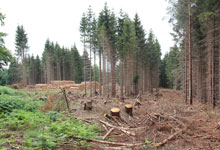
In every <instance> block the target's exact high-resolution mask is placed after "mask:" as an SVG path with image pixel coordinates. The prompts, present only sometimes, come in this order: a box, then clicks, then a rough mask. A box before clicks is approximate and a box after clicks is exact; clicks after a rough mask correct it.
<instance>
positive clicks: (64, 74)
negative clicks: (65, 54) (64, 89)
mask: <svg viewBox="0 0 220 150" xmlns="http://www.w3.org/2000/svg"><path fill="white" fill-rule="evenodd" d="M65 76H66V73H65V63H64V60H63V80H65V79H66V78H65Z"/></svg>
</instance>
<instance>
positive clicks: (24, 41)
mask: <svg viewBox="0 0 220 150" xmlns="http://www.w3.org/2000/svg"><path fill="white" fill-rule="evenodd" d="M15 45H16V51H15V52H16V55H17V56H18V58H20V59H21V62H22V82H23V84H25V85H26V84H27V81H26V80H27V79H26V72H25V70H26V69H25V57H26V55H27V50H28V38H27V33H25V30H24V27H23V26H22V25H21V26H17V30H16V39H15Z"/></svg>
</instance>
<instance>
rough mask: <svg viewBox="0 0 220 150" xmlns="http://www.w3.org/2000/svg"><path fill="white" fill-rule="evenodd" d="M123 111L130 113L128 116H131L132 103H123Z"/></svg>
mask: <svg viewBox="0 0 220 150" xmlns="http://www.w3.org/2000/svg"><path fill="white" fill-rule="evenodd" d="M125 112H126V113H127V114H128V115H130V116H133V113H132V105H131V104H126V105H125Z"/></svg>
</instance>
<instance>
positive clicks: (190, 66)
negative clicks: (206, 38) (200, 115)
mask: <svg viewBox="0 0 220 150" xmlns="http://www.w3.org/2000/svg"><path fill="white" fill-rule="evenodd" d="M188 9H189V101H190V105H192V104H193V98H192V49H191V0H188Z"/></svg>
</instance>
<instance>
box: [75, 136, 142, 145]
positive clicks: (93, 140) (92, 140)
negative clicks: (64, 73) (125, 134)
mask: <svg viewBox="0 0 220 150" xmlns="http://www.w3.org/2000/svg"><path fill="white" fill-rule="evenodd" d="M71 138H74V139H79V140H85V141H87V142H94V143H100V144H108V145H117V146H126V147H136V146H141V145H144V144H145V143H132V144H130V143H118V142H110V141H103V140H96V139H89V138H82V137H78V136H74V135H73V136H71Z"/></svg>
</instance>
